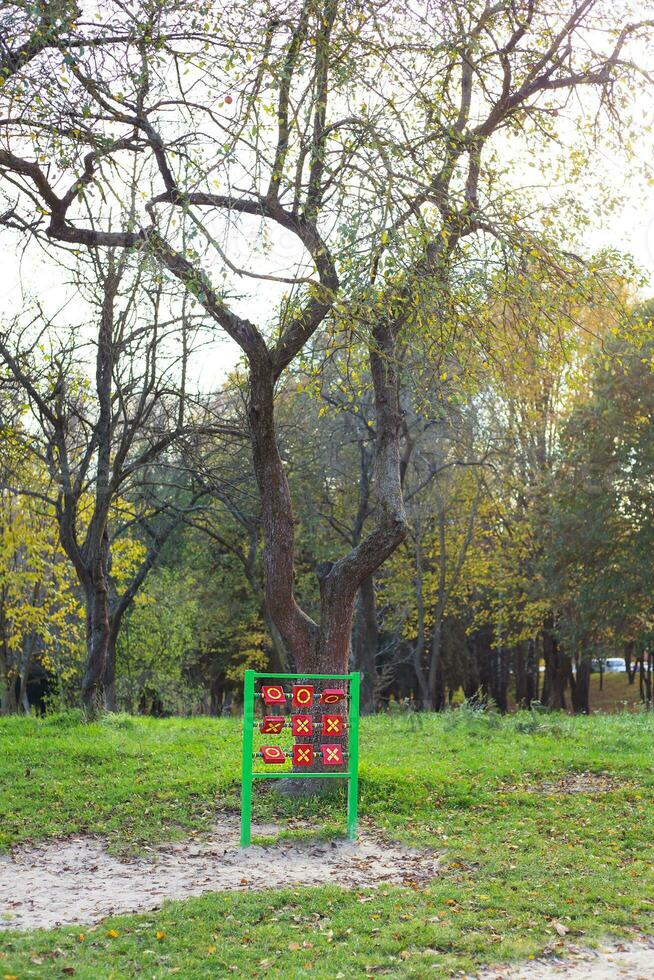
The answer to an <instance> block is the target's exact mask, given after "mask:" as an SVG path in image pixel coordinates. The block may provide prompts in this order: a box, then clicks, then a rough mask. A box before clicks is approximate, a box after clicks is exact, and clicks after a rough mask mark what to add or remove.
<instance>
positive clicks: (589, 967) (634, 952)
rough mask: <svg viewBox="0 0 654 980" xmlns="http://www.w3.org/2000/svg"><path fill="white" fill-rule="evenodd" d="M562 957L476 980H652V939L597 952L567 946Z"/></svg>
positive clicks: (499, 968) (504, 969) (486, 973)
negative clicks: (558, 978) (558, 979)
mask: <svg viewBox="0 0 654 980" xmlns="http://www.w3.org/2000/svg"><path fill="white" fill-rule="evenodd" d="M564 952H565V955H564V956H563V955H561V956H558V955H557V956H551V955H549V956H547V957H543V958H539V959H535V960H531V961H530V962H529V963H522V964H518V965H514V966H497V967H492V968H491V969H489V970H485V971H484V972H483V973H479V974H477V980H554V978H557V977H560V978H562V980H652V978H654V939H639V940H637V941H635V942H629V943H611V944H609V945H606V946H602V947H600V948H599V949H597V950H590V949H581V948H579V947H575V946H570V947H567V948H566V949H565V951H564Z"/></svg>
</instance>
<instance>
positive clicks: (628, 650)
mask: <svg viewBox="0 0 654 980" xmlns="http://www.w3.org/2000/svg"><path fill="white" fill-rule="evenodd" d="M634 646H635V643H634V641H633V640H625V643H624V647H623V650H624V665H625V669H626V671H627V682H628V683H629V684H633V683H634V680H635V679H636V671H637V670H638V659H637V658H636V660H634ZM632 662H633V667H632V666H631V665H632Z"/></svg>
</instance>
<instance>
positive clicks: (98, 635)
mask: <svg viewBox="0 0 654 980" xmlns="http://www.w3.org/2000/svg"><path fill="white" fill-rule="evenodd" d="M108 560H109V535H108V533H107V529H106V526H105V528H104V531H103V533H102V540H101V543H100V551H99V554H98V555H97V556H96V558H95V561H94V562H93V564H92V567H91V582H90V583H89V586H88V587H87V590H86V666H85V670H84V677H83V678H82V704H83V706H84V708H85V709H86V710H87V711H88V712H90V713H91V714H94V713H95V712H97V710H98V709H99V708H100V701H101V697H102V686H103V678H104V671H105V666H106V662H107V650H108V647H109V584H108V579H107V565H108Z"/></svg>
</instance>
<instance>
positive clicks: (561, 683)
mask: <svg viewBox="0 0 654 980" xmlns="http://www.w3.org/2000/svg"><path fill="white" fill-rule="evenodd" d="M543 656H544V659H545V677H544V679H543V694H542V701H543V704H546V705H547V706H548V707H549V708H553V709H554V710H557V711H565V708H566V701H565V691H566V688H567V686H568V682H569V680H570V673H571V671H570V658H569V657H567V656H566V655H565V654H564V652H563V650H562V649H561V648H560V647H559V643H558V640H557V638H556V636H555V635H554V631H553V624H552V617H548V619H547V620H546V622H545V625H544V627H543Z"/></svg>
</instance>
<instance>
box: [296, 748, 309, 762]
mask: <svg viewBox="0 0 654 980" xmlns="http://www.w3.org/2000/svg"><path fill="white" fill-rule="evenodd" d="M297 761H298V762H308V761H309V750H308V749H298V750H297Z"/></svg>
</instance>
